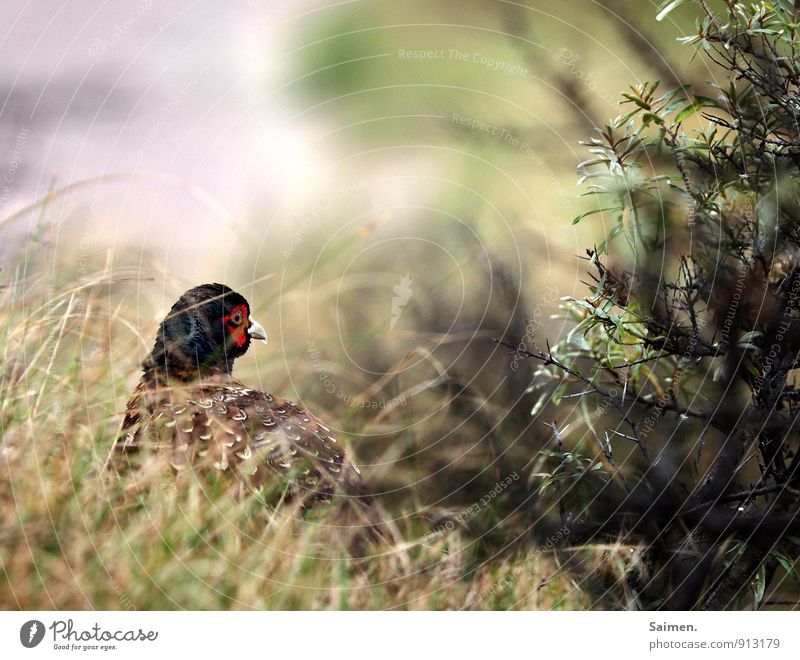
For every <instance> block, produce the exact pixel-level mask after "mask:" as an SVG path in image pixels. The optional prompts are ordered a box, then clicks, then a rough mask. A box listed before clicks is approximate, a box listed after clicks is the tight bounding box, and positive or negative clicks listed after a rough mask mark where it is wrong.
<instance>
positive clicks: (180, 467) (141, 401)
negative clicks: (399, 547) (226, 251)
mask: <svg viewBox="0 0 800 660" xmlns="http://www.w3.org/2000/svg"><path fill="white" fill-rule="evenodd" d="M254 340H259V341H264V342H266V340H267V333H266V332H265V331H264V328H262V327H261V325H259V324H258V323H257V322H256V321H255V319H253V318H252V317H251V316H250V305H249V304H248V302H247V300H245V298H244V297H243V296H241V295H240V294H238V293H236V292H235V291H233V290H232V289H231V288H230V287H227V286H225V285H223V284H203V285H201V286H198V287H195V288H193V289H190V290H189V291H187V292H186V293H184V294H183V295H182V296H181V297H180V298H179V299H178V301H177V302H176V303H175V304H174V305H173V306H172V309H171V310H170V312H169V314H167V317H166V318H165V319H164V320H163V321H162V323H161V325H160V327H159V329H158V335H157V337H156V341H155V344H154V346H153V350H152V351H151V352H150V354H149V355H148V356H147V358H146V359H145V360H144V362H143V364H142V368H143V372H144V373H143V375H142V377H141V380H140V381H139V384H138V385H137V387H136V389H135V391H134V392H133V395H132V396H131V398H130V400H129V401H128V405H127V408H126V412H125V417H124V420H123V422H122V427H121V430H120V434H119V437H118V439H117V441H116V442H115V444H114V446H113V447H112V449H111V452H110V454H109V457H108V460H107V466H108V468H109V469H111V470H113V471H116V473H117V474H119V475H123V474H124V473H126V472H128V471H131V470H135V469H136V468H138V467H141V466H142V465H144V464H145V462H146V459H147V458H148V457H152V456H157V457H159V458H160V459H161V460H162V461H167V462H168V464H169V467H168V468H167V469H168V470H170V471H172V472H174V473H175V474H176V476H177V478H178V479H180V477H181V474H182V473H184V474H189V473H191V472H194V473H196V474H199V473H208V472H212V473H216V474H217V475H219V476H220V478H221V479H222V480H223V481H227V482H229V483H230V484H231V485H232V486H233V488H234V489H235V490H236V491H237V492H238V494H239V495H242V494H245V493H248V492H254V491H256V490H260V491H261V493H262V494H263V495H264V496H265V498H267V499H268V500H269V498H270V497H271V498H272V500H273V502H274V503H277V502H296V503H298V504H299V505H300V509H305V508H307V507H309V506H312V505H314V504H316V503H318V502H321V501H328V500H330V499H332V497H333V496H336V495H342V496H344V497H348V498H352V499H354V500H357V501H359V502H360V503H364V504H367V505H369V504H370V502H369V501H368V500H369V498H367V497H365V496H364V495H363V494H362V491H363V485H362V481H361V476H360V473H359V470H358V468H357V467H356V466H355V464H353V462H352V461H351V460H350V459H349V458H348V457H347V456H346V454H345V452H344V451H343V450H342V448H341V446H340V445H339V444H337V442H336V436H335V434H334V433H333V432H332V431H331V429H330V428H329V427H328V426H326V425H325V424H323V423H322V422H321V421H320V420H319V419H317V418H316V417H314V416H313V415H312V414H311V413H309V412H308V411H307V410H305V409H304V408H303V407H301V406H299V405H297V404H296V403H293V402H291V401H288V400H286V399H282V398H278V397H275V396H272V395H270V394H267V393H264V392H259V391H257V390H254V389H250V388H248V387H245V386H244V385H242V384H241V383H239V382H238V381H236V380H235V379H233V377H232V375H231V371H232V367H233V363H234V360H235V359H236V358H238V357H241V356H242V355H244V354H245V353H246V352H247V350H248V348H249V347H250V343H251V342H252V341H254ZM178 483H180V482H178Z"/></svg>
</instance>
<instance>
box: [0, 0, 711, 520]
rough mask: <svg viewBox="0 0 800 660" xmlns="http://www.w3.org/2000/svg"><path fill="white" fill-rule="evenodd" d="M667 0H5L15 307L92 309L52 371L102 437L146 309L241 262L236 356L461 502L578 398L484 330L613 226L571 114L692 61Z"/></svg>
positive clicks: (139, 350) (139, 345) (3, 61)
mask: <svg viewBox="0 0 800 660" xmlns="http://www.w3.org/2000/svg"><path fill="white" fill-rule="evenodd" d="M655 5H656V3H654V2H649V1H648V2H637V3H631V2H626V1H625V0H602V1H601V0H598V1H589V0H577V1H574V2H563V1H558V0H528V1H527V2H514V3H512V2H506V1H500V0H498V1H492V0H484V1H480V2H475V1H462V2H460V3H458V5H457V8H456V6H455V5H454V4H453V3H452V2H445V1H443V0H442V1H435V0H434V1H431V0H425V1H422V0H420V1H418V2H417V1H413V0H410V1H406V2H399V3H398V2H391V1H388V0H387V1H381V0H348V1H345V2H337V3H325V2H312V1H302V0H270V1H269V2H231V3H218V2H210V1H205V0H203V1H200V2H193V3H179V4H171V3H156V2H152V1H151V0H142V1H136V2H122V1H120V0H114V1H111V2H105V3H102V4H100V5H97V3H90V2H70V3H66V2H65V3H61V4H53V3H44V4H43V3H27V2H22V1H19V0H8V1H7V2H6V3H5V5H4V15H5V20H4V21H3V25H2V26H0V53H2V56H0V98H2V104H1V105H0V177H2V180H1V181H0V217H2V218H4V220H3V221H2V225H0V228H1V229H0V232H2V233H0V266H1V267H2V271H0V278H2V285H3V287H4V288H6V291H13V299H14V300H15V301H17V302H18V301H20V300H21V301H22V304H21V307H19V308H18V316H15V317H13V318H12V319H11V320H9V322H8V327H9V328H12V327H15V325H16V324H17V323H19V322H21V320H22V319H27V318H30V315H31V314H32V312H33V310H38V309H47V308H48V305H51V304H56V302H57V301H58V300H59V297H60V296H62V295H63V294H64V293H65V292H67V293H69V294H70V296H73V297H76V299H78V300H80V299H83V302H81V303H76V304H81V305H82V307H81V308H80V309H81V310H82V312H85V311H86V310H87V309H89V310H97V311H96V313H95V315H94V316H89V318H90V323H89V325H88V327H87V324H86V322H85V318H86V317H85V315H84V317H82V319H83V320H80V322H79V323H78V321H76V326H75V328H74V331H75V337H74V338H73V339H74V343H75V347H76V350H75V351H74V352H73V354H72V356H73V358H74V356H76V355H79V356H80V365H81V366H80V370H81V373H82V374H83V376H84V377H83V378H80V379H77V380H76V379H70V378H67V377H66V376H65V377H64V379H63V380H61V381H59V383H58V389H59V391H60V393H61V396H62V397H69V396H72V397H73V399H72V400H73V401H76V402H78V404H79V405H78V408H80V409H82V410H83V412H82V413H81V414H82V415H83V417H82V422H81V423H82V424H83V425H84V426H86V427H87V428H88V429H89V430H90V431H93V432H94V437H95V438H96V437H98V433H99V435H100V436H101V437H102V440H101V441H100V444H101V445H103V443H105V445H103V446H100V447H99V448H98V455H102V454H103V452H104V450H105V447H106V446H107V445H108V444H110V442H111V440H112V439H113V436H114V432H115V429H116V427H117V425H118V423H119V413H120V412H121V411H122V410H123V408H124V403H125V399H126V398H127V396H128V394H129V393H130V391H131V390H132V388H133V387H134V385H135V383H136V381H137V379H138V373H139V372H138V364H139V362H140V361H141V359H142V358H143V357H144V355H145V354H146V353H147V351H148V350H149V349H150V347H151V345H152V340H153V335H154V331H155V328H156V325H157V323H158V321H159V320H160V319H161V318H162V317H163V315H164V314H165V312H166V310H167V309H168V308H169V306H170V305H171V304H172V303H173V302H174V300H175V299H176V298H177V296H178V295H180V294H181V293H182V292H183V291H184V290H185V289H187V288H189V287H191V286H194V285H197V284H199V283H202V282H205V281H219V282H225V283H227V284H229V285H230V286H232V287H234V288H236V289H238V290H239V291H240V292H241V293H243V294H244V295H245V296H246V297H247V298H248V299H249V301H250V303H251V306H252V308H253V310H254V315H255V316H256V318H258V319H259V321H260V322H261V323H262V325H264V326H265V328H266V329H267V330H268V332H269V333H270V337H271V341H270V344H269V346H268V348H266V349H254V350H251V351H250V353H249V354H248V355H247V356H246V357H245V358H243V359H242V360H241V364H237V370H236V373H237V375H238V377H239V378H240V379H241V380H244V381H245V382H247V383H249V384H252V385H254V386H258V387H260V388H262V389H265V390H267V391H273V392H276V393H279V394H281V395H284V396H288V397H291V398H294V399H297V400H300V401H302V402H303V403H305V404H307V405H308V406H309V407H310V408H311V410H313V411H315V412H317V414H319V415H320V416H321V417H323V418H326V419H327V420H328V421H330V422H331V425H332V426H334V427H335V428H336V429H337V430H338V431H339V432H340V433H341V434H342V437H344V438H345V442H346V443H347V444H348V445H350V446H351V447H352V448H353V449H354V451H355V455H356V457H357V459H358V461H359V462H360V463H361V465H362V467H363V471H364V472H365V474H366V475H368V477H367V478H368V480H369V482H370V484H371V487H372V490H373V491H374V492H375V493H376V494H377V495H378V496H379V497H381V498H382V499H383V501H384V502H385V503H386V506H387V507H389V508H390V509H391V510H392V511H393V512H394V513H395V515H396V516H397V518H398V519H402V518H409V517H412V516H417V517H422V518H425V519H428V520H431V521H435V520H436V519H437V516H438V515H440V514H441V511H447V510H449V509H448V508H449V507H455V506H464V505H469V504H471V503H473V502H474V501H476V494H477V497H480V495H481V494H483V493H486V492H487V489H490V488H492V487H493V486H494V485H495V484H496V483H498V482H500V481H502V480H503V479H505V478H507V477H508V475H510V474H512V473H515V472H517V471H520V474H524V471H525V470H530V468H531V463H532V461H533V460H534V458H535V456H536V454H537V452H538V450H539V449H540V448H541V447H542V446H544V445H545V444H546V443H548V442H550V441H551V440H552V437H551V436H552V431H551V429H550V428H549V427H548V426H546V425H545V422H547V423H551V422H552V421H553V417H554V415H556V414H557V415H560V416H562V417H563V414H564V413H563V412H559V413H554V412H553V411H550V410H545V411H542V412H540V413H539V414H538V415H537V416H532V415H531V409H532V407H533V405H534V399H533V398H532V397H533V395H532V394H529V393H527V392H526V388H527V387H528V386H529V385H530V381H531V374H532V367H533V365H532V364H529V363H528V362H526V361H525V360H524V359H521V358H519V356H517V357H516V358H515V356H514V355H512V354H511V352H510V351H509V350H508V349H507V348H504V347H500V346H498V345H497V344H496V343H494V342H492V341H491V340H492V339H493V338H494V339H499V338H503V339H505V340H507V341H510V342H513V343H514V344H518V343H519V342H521V341H523V342H525V346H526V347H527V348H528V349H532V346H533V343H532V342H533V341H534V340H535V341H537V342H542V344H543V342H544V341H545V338H549V339H550V341H551V342H553V341H555V340H556V339H557V338H559V337H560V336H562V334H563V333H565V332H567V331H568V330H569V329H570V327H571V325H570V324H569V322H567V321H565V320H563V319H560V318H557V317H558V314H559V300H560V298H561V297H562V296H567V295H575V296H577V297H580V296H581V295H582V291H584V285H583V284H582V283H581V280H584V279H586V276H585V270H586V267H585V262H583V261H581V260H580V259H578V258H577V257H579V256H583V255H585V250H586V248H589V247H591V246H592V245H593V244H594V242H596V241H598V240H600V237H602V235H603V234H604V227H603V224H602V223H603V218H602V216H597V219H596V220H595V221H594V222H593V223H582V224H581V225H579V226H575V225H573V224H572V220H573V219H574V218H575V217H576V216H578V215H579V214H581V213H582V212H583V211H586V210H588V209H590V208H593V200H586V199H584V198H582V197H581V196H580V195H581V193H583V192H585V190H584V189H583V188H578V187H577V185H576V182H577V174H576V165H577V164H578V163H579V162H580V161H582V160H584V159H585V158H587V157H588V156H587V154H586V151H585V149H584V147H582V146H580V145H579V144H578V142H579V141H580V140H583V139H586V138H588V137H590V136H591V132H592V130H593V127H594V126H595V125H598V124H602V123H603V122H604V121H605V120H606V119H608V118H609V117H613V116H616V115H618V114H621V110H620V109H619V107H618V99H619V94H620V92H622V91H625V90H626V89H627V87H628V85H632V84H635V83H638V82H641V81H644V80H655V79H660V80H661V81H662V84H663V86H664V87H672V86H675V84H676V81H677V80H678V79H680V80H681V81H692V80H700V81H702V80H704V79H705V78H704V76H705V72H704V71H703V70H702V69H701V68H700V66H701V65H700V64H698V65H697V66H696V67H695V68H690V69H687V68H686V67H687V62H688V61H689V58H688V57H687V53H686V50H685V47H683V46H681V45H680V44H678V43H677V42H676V37H678V36H681V35H683V34H686V33H687V32H689V31H691V29H692V26H693V20H694V18H693V13H692V10H691V9H690V8H684V9H683V10H679V11H677V12H674V13H673V14H671V15H670V16H669V18H668V20H665V21H663V22H656V21H655V14H656V7H655ZM681 21H683V23H681ZM706 77H707V76H706ZM76 292H77V293H76ZM9 295H11V294H9ZM71 300H72V298H71ZM70 304H72V303H70ZM15 313H16V312H15ZM554 317H556V318H554ZM52 322H53V323H54V324H55V325H54V327H55V328H56V329H58V327H59V326H58V323H60V322H61V320H60V317H58V316H54V317H53V318H52ZM71 329H73V328H72V326H71V325H69V324H66V322H65V325H64V326H63V327H62V328H61V332H62V334H61V335H59V337H62V336H63V337H64V342H65V343H64V344H61V345H63V346H66V345H67V344H66V342H67V339H66V338H67V337H68V336H69V334H70V331H71ZM48 332H49V330H48ZM12 334H13V333H9V334H8V335H7V337H6V341H7V343H8V344H9V346H10V344H11V342H12V338H13V339H14V340H15V341H16V340H19V339H20V338H19V336H17V335H14V337H12ZM20 341H21V344H22V345H24V344H25V341H24V338H23V339H22V340H20ZM6 350H7V352H8V350H9V348H8V346H7V347H6ZM21 350H23V351H24V350H32V349H30V348H28V349H25V348H24V346H23V348H22V349H21ZM63 353H64V352H63V351H61V352H60V353H59V354H58V355H55V356H53V355H51V356H50V357H51V359H50V361H49V363H47V364H49V365H50V366H49V367H47V369H48V373H55V374H58V373H65V374H66V373H67V372H66V371H63V372H59V368H60V367H59V365H61V367H62V368H63V367H64V364H65V363H66V362H68V361H69V358H68V357H65V356H64V354H63ZM66 354H67V355H69V352H68V351H67V352H66ZM42 368H43V369H44V368H45V367H44V366H43V367H42ZM89 370H95V371H93V372H92V373H93V374H94V373H95V372H96V373H102V374H105V375H104V376H103V378H106V377H107V380H103V381H102V383H103V384H102V386H100V385H95V386H94V387H88V388H87V386H86V381H87V376H86V374H87V373H88V372H89ZM93 382H95V383H97V381H93ZM98 389H100V390H101V392H98ZM62 400H63V401H65V403H64V404H63V405H69V404H68V401H69V400H70V399H68V398H64V399H62ZM59 411H60V408H59V407H58V406H55V407H51V408H48V407H47V406H42V409H41V410H40V411H39V412H41V413H42V414H45V415H46V414H48V413H49V412H52V413H53V414H58V413H59ZM562 417H559V418H558V419H557V420H555V421H557V422H558V423H559V424H561V422H562ZM515 483H522V484H523V486H522V487H519V488H516V491H519V492H512V491H515V488H512V487H509V489H508V493H506V495H507V496H508V500H509V505H508V511H509V512H512V513H514V512H516V514H518V515H519V514H520V511H526V509H524V507H523V508H520V506H521V503H524V502H527V501H528V498H529V492H528V489H527V488H525V487H524V483H525V480H524V479H523V480H521V481H520V482H516V481H515ZM497 515H498V516H502V515H505V514H497ZM525 516H528V517H530V516H531V514H530V513H529V512H526V513H525ZM495 523H496V521H493V522H491V524H487V525H486V527H485V528H486V529H487V530H496V529H497V525H496V524H495ZM525 528H526V527H525V525H523V526H522V527H521V529H523V530H524V529H525Z"/></svg>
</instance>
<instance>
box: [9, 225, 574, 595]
mask: <svg viewBox="0 0 800 660" xmlns="http://www.w3.org/2000/svg"><path fill="white" fill-rule="evenodd" d="M46 234H47V231H44V232H41V231H37V232H35V233H34V238H33V239H32V243H31V244H30V245H29V250H28V255H29V257H28V258H27V260H25V261H23V262H22V263H21V264H20V265H19V267H18V268H17V269H16V270H15V271H13V272H14V276H13V278H12V279H11V280H10V281H8V282H7V284H6V285H5V286H4V287H3V288H2V289H1V290H0V295H2V308H1V311H0V327H2V328H3V336H4V342H3V346H2V350H3V367H2V371H1V372H0V396H1V397H2V403H0V431H2V440H1V441H0V457H1V458H0V567H2V571H0V607H3V608H7V609H14V608H19V609H87V608H95V609H178V608H185V609H251V608H255V609H387V608H399V609H437V610H438V609H462V608H466V609H498V608H500V609H507V608H516V609H551V608H555V607H586V606H588V605H589V602H588V600H587V598H586V597H585V596H584V595H583V594H582V593H581V591H580V590H576V589H575V587H574V585H573V584H572V583H571V582H570V576H569V574H568V573H567V572H566V571H564V570H562V569H560V568H559V566H558V563H557V561H556V558H555V556H551V555H548V554H547V553H543V552H541V551H538V550H536V549H529V550H518V551H516V552H515V553H506V554H505V555H503V556H502V557H498V558H497V559H495V560H492V561H486V560H485V556H486V550H485V548H483V547H482V545H481V543H480V542H479V541H478V540H476V539H475V538H474V537H473V536H471V535H469V534H467V533H466V532H459V531H454V532H452V533H447V534H441V535H436V536H434V537H430V536H429V537H427V538H425V535H426V533H427V532H428V531H429V529H430V523H429V522H427V521H428V520H430V518H431V515H433V514H432V512H433V511H434V510H435V507H434V508H432V507H428V506H426V505H421V504H420V501H421V498H422V496H421V495H419V496H417V495H415V494H414V493H413V489H408V490H407V491H405V492H404V493H403V495H402V496H401V497H396V498H395V499H394V500H389V501H388V504H387V507H388V508H389V512H388V513H389V515H390V516H391V517H392V518H393V519H395V520H396V521H397V522H396V523H395V527H396V531H397V541H396V543H394V544H386V545H385V546H383V547H375V548H373V552H372V553H371V554H370V556H368V557H362V558H353V557H352V556H350V554H349V553H348V552H347V548H346V547H345V546H346V543H345V539H344V538H342V535H341V534H339V533H337V531H336V530H335V529H334V528H332V526H331V525H333V522H331V521H332V520H333V518H332V516H334V515H335V511H333V510H332V511H330V512H326V511H323V512H320V513H318V514H316V516H314V517H311V518H307V519H302V520H301V519H299V518H297V517H294V516H291V515H287V512H286V511H283V510H279V511H273V510H271V509H269V508H268V507H265V506H264V505H262V504H261V503H259V502H258V501H257V500H256V499H255V498H250V499H247V500H244V501H235V500H233V499H231V498H229V497H227V496H226V494H225V493H224V491H223V490H222V489H219V488H216V487H215V484H213V483H210V482H208V481H195V482H192V483H191V484H190V485H189V486H188V487H186V488H183V489H181V490H180V491H178V492H175V491H174V490H173V489H171V488H170V486H171V479H172V475H171V474H169V473H166V474H165V473H163V472H159V471H153V472H152V473H150V474H149V475H148V476H147V477H146V478H145V479H144V481H143V482H142V483H141V484H140V489H139V491H138V493H136V494H135V495H134V496H133V497H132V496H131V495H130V494H129V493H127V494H126V492H124V490H125V489H124V485H125V484H124V483H121V482H119V481H117V480H116V479H115V478H112V477H110V476H109V475H107V474H105V473H104V472H103V470H102V464H103V461H104V460H105V456H106V452H107V450H108V448H109V447H110V445H111V443H112V442H113V441H114V439H115V435H116V432H117V430H118V427H119V423H120V413H121V411H122V410H123V408H124V404H125V400H126V399H127V396H128V394H129V393H130V391H131V389H132V388H133V386H134V384H135V382H136V380H137V378H138V367H137V359H136V356H137V355H138V354H139V353H140V351H141V350H142V348H145V349H146V347H147V346H148V345H149V337H148V336H147V333H148V332H150V330H151V328H143V329H142V328H139V327H138V326H139V322H138V321H137V320H136V318H135V317H134V311H133V306H132V305H131V303H130V300H131V296H130V289H131V287H138V286H139V282H138V281H137V279H136V278H135V277H130V276H119V275H115V274H114V272H115V271H114V270H113V269H110V268H104V267H103V266H102V265H98V267H97V270H95V271H93V272H94V274H91V273H87V274H86V276H84V277H82V278H80V281H79V282H77V283H76V282H75V281H72V282H70V281H69V278H68V277H67V276H66V273H67V272H68V271H69V267H68V264H70V263H72V264H74V256H73V258H72V259H67V260H66V261H59V259H57V258H56V257H55V256H54V255H53V254H51V253H50V250H49V249H48V247H47V246H48V241H47V240H46V238H47V237H46ZM295 353H296V354H297V355H299V358H298V359H304V360H305V359H307V357H306V356H304V355H303V354H302V353H303V351H296V352H295ZM245 369H246V367H245ZM428 405H435V406H438V405H439V402H438V397H433V398H432V399H430V400H429V403H428ZM412 408H413V409H412ZM344 412H345V413H346V412H348V411H347V410H345V411H344ZM435 412H436V411H435V410H427V411H424V410H420V409H419V406H417V407H411V406H409V408H408V409H405V410H403V411H402V414H403V415H407V416H408V415H411V416H416V415H419V414H421V413H425V414H427V415H433V414H434V413H435ZM368 416H369V419H367V420H365V417H364V415H363V414H362V411H359V414H356V415H353V414H352V412H351V414H350V416H349V419H348V423H349V424H350V428H353V429H359V430H360V432H361V434H367V433H368V432H369V430H370V424H371V423H374V424H376V425H377V426H380V428H382V429H383V430H384V431H385V430H386V429H387V428H389V427H391V424H390V423H389V421H387V413H386V411H383V410H375V411H369V413H368ZM388 416H391V415H388ZM355 435H358V434H355ZM401 435H402V434H398V437H400V436H401ZM406 435H408V434H406ZM343 441H345V442H347V438H343ZM413 441H415V440H414V439H413V438H412V440H411V442H413ZM381 447H382V448H381V453H380V455H377V456H376V457H374V458H373V459H372V464H373V465H375V466H377V467H374V468H372V469H368V470H367V472H366V477H367V479H368V480H370V482H371V483H374V484H375V486H376V487H377V488H379V489H380V488H383V489H391V488H392V483H393V482H392V478H393V479H394V480H395V481H396V480H397V479H398V477H397V474H398V473H399V474H402V475H403V476H402V477H401V478H402V479H406V478H410V479H411V480H412V482H416V481H421V480H422V479H423V478H424V476H425V472H426V471H428V470H431V469H432V467H431V465H429V464H427V463H426V462H425V461H426V460H427V459H428V458H430V456H431V454H430V453H428V454H425V455H424V456H423V457H422V458H420V456H419V455H413V454H414V452H412V455H413V456H412V458H413V460H412V461H411V462H410V463H408V465H406V466H405V467H403V468H398V465H397V462H398V460H399V457H400V456H402V455H403V454H404V452H405V451H406V449H407V448H404V446H403V445H402V443H399V444H392V443H387V444H385V445H382V446H381ZM376 459H378V460H376ZM380 465H383V466H384V467H380ZM392 466H394V468H397V469H392ZM414 471H416V474H414ZM391 475H394V476H393V477H392V478H390V476H391ZM418 509H420V510H419V511H418ZM421 509H425V512H424V513H423V512H422V510H421ZM492 526H494V522H492ZM421 539H422V541H421Z"/></svg>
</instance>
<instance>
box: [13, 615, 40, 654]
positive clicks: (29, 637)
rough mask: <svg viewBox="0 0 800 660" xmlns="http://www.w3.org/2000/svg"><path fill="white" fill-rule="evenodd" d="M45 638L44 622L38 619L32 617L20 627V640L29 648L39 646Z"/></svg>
mask: <svg viewBox="0 0 800 660" xmlns="http://www.w3.org/2000/svg"><path fill="white" fill-rule="evenodd" d="M43 639H44V624H43V623H42V622H41V621H37V620H36V619H31V620H30V621H26V622H25V623H23V624H22V628H20V629H19V641H20V642H22V645H23V646H24V647H25V648H27V649H32V648H33V647H34V646H38V645H39V643H40V642H41V641H42V640H43Z"/></svg>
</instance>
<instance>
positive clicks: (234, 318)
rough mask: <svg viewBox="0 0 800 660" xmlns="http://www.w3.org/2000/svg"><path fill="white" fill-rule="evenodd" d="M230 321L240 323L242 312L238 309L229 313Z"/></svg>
mask: <svg viewBox="0 0 800 660" xmlns="http://www.w3.org/2000/svg"><path fill="white" fill-rule="evenodd" d="M231 321H233V322H234V323H235V324H236V325H241V324H242V313H241V312H239V311H236V312H234V313H233V314H231Z"/></svg>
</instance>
